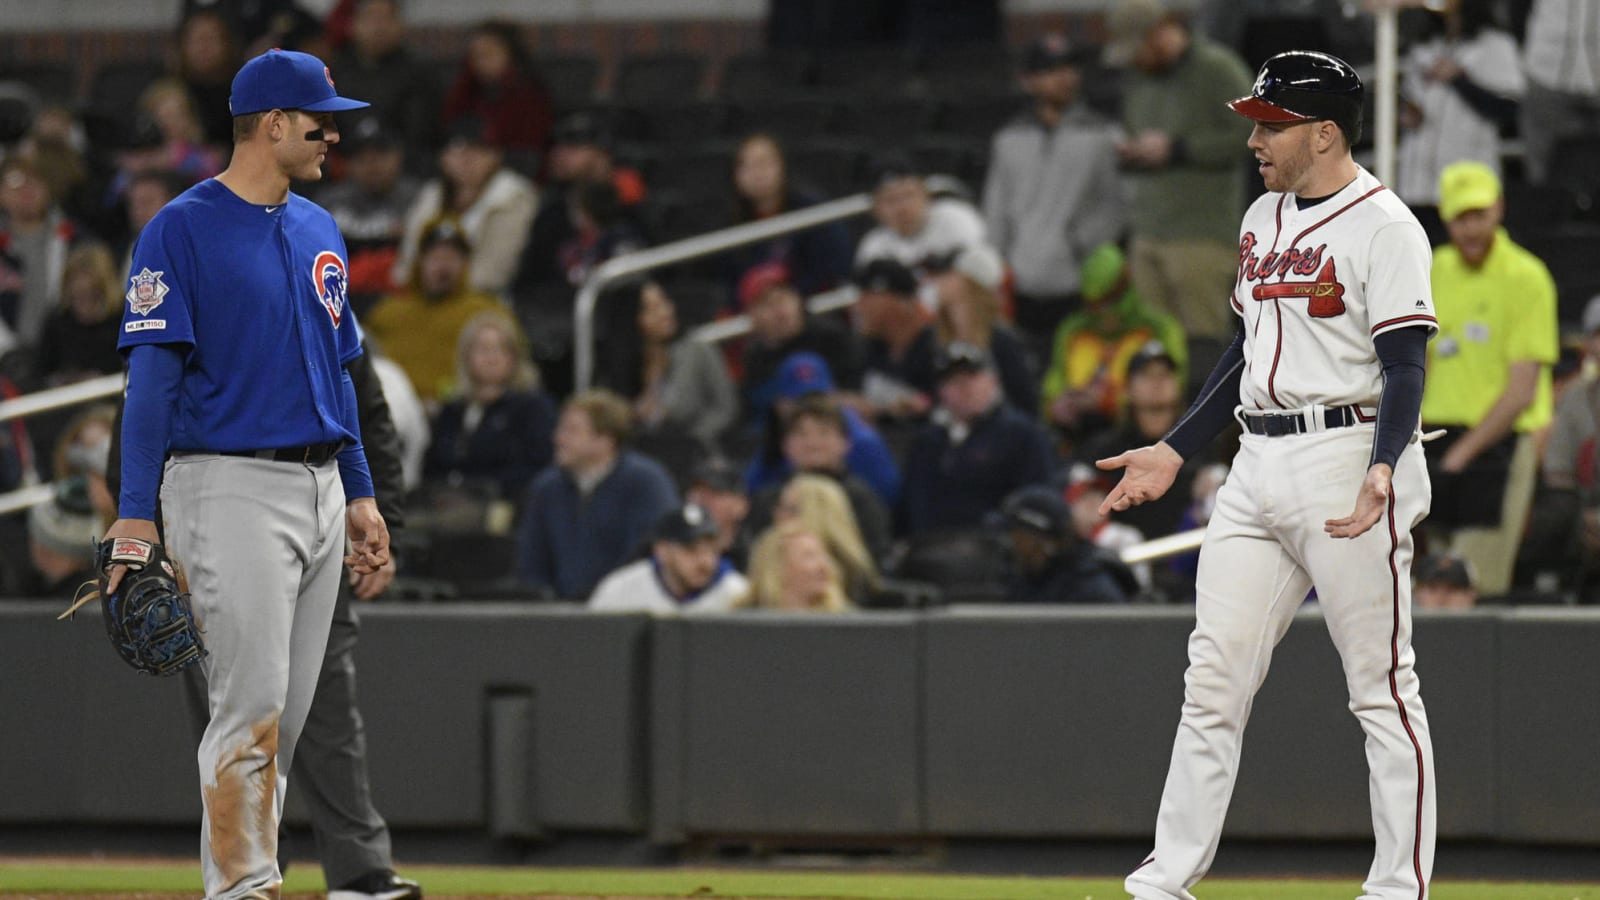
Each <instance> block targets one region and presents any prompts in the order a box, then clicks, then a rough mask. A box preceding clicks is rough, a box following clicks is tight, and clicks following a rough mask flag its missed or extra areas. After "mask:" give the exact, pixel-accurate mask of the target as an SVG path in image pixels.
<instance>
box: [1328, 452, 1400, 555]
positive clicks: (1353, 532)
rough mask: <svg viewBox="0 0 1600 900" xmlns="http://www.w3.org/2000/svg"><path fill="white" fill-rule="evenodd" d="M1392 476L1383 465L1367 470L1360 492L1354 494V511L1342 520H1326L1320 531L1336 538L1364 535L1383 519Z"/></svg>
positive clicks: (1391, 472)
mask: <svg viewBox="0 0 1600 900" xmlns="http://www.w3.org/2000/svg"><path fill="white" fill-rule="evenodd" d="M1393 475H1394V473H1393V471H1392V470H1390V468H1389V467H1388V466H1387V465H1385V464H1383V463H1378V464H1376V465H1374V466H1373V467H1372V468H1370V469H1368V470H1367V477H1366V478H1365V479H1363V480H1362V482H1361V492H1360V493H1358V494H1356V511H1355V512H1353V513H1351V514H1350V515H1348V516H1345V517H1344V518H1342V519H1329V520H1327V521H1326V522H1324V523H1322V530H1323V531H1326V532H1327V533H1328V534H1329V535H1331V536H1333V537H1336V538H1354V537H1360V536H1362V535H1363V534H1366V533H1367V529H1369V528H1371V527H1372V526H1374V525H1376V524H1378V520H1379V519H1381V518H1383V511H1384V509H1385V508H1386V507H1387V506H1388V505H1389V481H1390V479H1391V478H1392V477H1393Z"/></svg>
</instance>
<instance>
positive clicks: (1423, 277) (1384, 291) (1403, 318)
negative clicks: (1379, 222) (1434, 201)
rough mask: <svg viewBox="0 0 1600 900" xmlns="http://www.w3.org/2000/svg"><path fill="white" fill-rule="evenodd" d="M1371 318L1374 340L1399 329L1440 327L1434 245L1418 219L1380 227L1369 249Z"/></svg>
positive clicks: (1434, 329)
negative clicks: (1436, 311) (1435, 304)
mask: <svg viewBox="0 0 1600 900" xmlns="http://www.w3.org/2000/svg"><path fill="white" fill-rule="evenodd" d="M1367 258H1368V264H1367V271H1366V272H1365V273H1363V274H1364V275H1365V277H1366V282H1367V292H1366V293H1367V321H1368V322H1369V323H1371V324H1370V329H1371V334H1372V337H1373V339H1374V340H1376V339H1377V337H1378V335H1380V334H1383V333H1384V332H1386V331H1393V330H1395V329H1397V328H1409V327H1412V326H1415V325H1421V326H1424V327H1425V328H1426V329H1427V332H1428V334H1429V336H1430V337H1431V336H1432V335H1433V333H1434V332H1436V331H1438V330H1439V320H1438V319H1437V318H1436V317H1435V316H1434V313H1433V287H1432V278H1431V272H1432V268H1433V248H1432V247H1430V246H1429V245H1428V236H1427V234H1426V233H1424V232H1423V230H1422V226H1421V225H1418V224H1417V223H1416V222H1415V221H1403V220H1396V221H1393V222H1389V223H1388V224H1386V225H1384V226H1382V227H1380V228H1378V229H1376V230H1375V231H1373V233H1372V243H1371V244H1370V246H1369V248H1368V251H1367Z"/></svg>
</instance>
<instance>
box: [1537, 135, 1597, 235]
mask: <svg viewBox="0 0 1600 900" xmlns="http://www.w3.org/2000/svg"><path fill="white" fill-rule="evenodd" d="M1548 180H1549V183H1550V184H1553V185H1558V186H1560V187H1563V188H1566V189H1567V190H1568V191H1571V192H1572V194H1573V196H1574V197H1575V198H1576V199H1577V203H1578V208H1579V209H1580V210H1582V211H1583V212H1584V213H1585V214H1586V215H1591V216H1600V134H1585V135H1573V136H1571V137H1564V138H1562V139H1560V140H1558V141H1556V146H1555V150H1554V152H1553V153H1551V155H1550V177H1549V179H1548Z"/></svg>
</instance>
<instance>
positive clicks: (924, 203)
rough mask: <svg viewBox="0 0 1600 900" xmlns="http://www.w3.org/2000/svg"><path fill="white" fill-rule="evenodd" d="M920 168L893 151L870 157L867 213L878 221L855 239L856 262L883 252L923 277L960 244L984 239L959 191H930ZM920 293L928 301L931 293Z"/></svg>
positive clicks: (975, 214) (985, 232) (974, 211)
mask: <svg viewBox="0 0 1600 900" xmlns="http://www.w3.org/2000/svg"><path fill="white" fill-rule="evenodd" d="M925 174H926V173H924V172H923V171H922V169H921V168H920V167H919V166H917V165H916V164H915V163H914V162H912V161H911V159H910V158H908V157H906V156H904V155H902V154H898V153H890V154H885V155H883V156H881V157H879V158H878V159H876V160H875V161H874V162H873V179H872V183H873V188H872V216H873V218H874V219H876V220H877V221H878V227H876V228H874V229H872V230H871V231H869V232H867V234H866V236H865V237H863V238H862V239H861V243H860V244H857V245H856V264H857V265H860V264H863V263H865V262H867V261H868V260H873V259H877V258H879V257H883V256H887V257H890V258H891V259H896V260H899V261H900V263H901V265H904V266H905V267H907V268H909V269H910V270H911V271H912V272H914V273H915V274H916V275H917V277H918V279H919V280H924V279H926V277H927V276H928V275H929V274H930V273H931V272H932V271H933V270H934V269H935V268H937V267H939V266H941V265H944V264H947V263H948V262H949V260H950V259H951V258H952V257H953V256H954V255H955V254H956V252H957V251H959V250H961V248H963V247H966V246H968V245H970V244H978V243H983V242H984V241H986V240H988V227H987V226H986V225H984V222H983V217H982V216H981V215H979V214H978V210H977V209H976V208H974V207H973V205H972V204H971V203H968V202H967V201H965V200H962V199H960V198H958V197H949V196H940V197H935V196H934V195H933V192H932V191H930V190H929V188H928V182H927V180H926V178H925V177H924V175H925ZM922 299H923V302H924V303H927V304H928V305H929V306H932V305H933V298H932V296H931V295H930V294H928V293H924V294H923V295H922Z"/></svg>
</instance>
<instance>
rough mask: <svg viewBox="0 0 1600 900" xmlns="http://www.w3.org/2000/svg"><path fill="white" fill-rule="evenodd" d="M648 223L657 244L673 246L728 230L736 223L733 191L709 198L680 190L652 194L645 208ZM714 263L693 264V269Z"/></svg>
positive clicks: (725, 189) (701, 262)
mask: <svg viewBox="0 0 1600 900" xmlns="http://www.w3.org/2000/svg"><path fill="white" fill-rule="evenodd" d="M646 207H647V208H646V211H645V216H646V222H647V224H648V227H649V230H650V234H651V237H653V238H654V239H655V242H656V243H658V244H665V243H670V242H672V241H679V240H683V239H684V238H688V237H694V236H695V235H697V234H705V233H706V232H708V231H716V230H717V229H719V228H726V227H728V225H729V224H731V223H732V221H733V208H734V203H733V197H732V194H731V188H728V187H726V186H725V187H723V188H722V189H721V190H720V191H719V192H718V193H716V194H714V195H712V196H710V197H708V196H706V195H704V194H695V193H694V192H691V191H686V190H683V189H681V188H671V187H664V188H659V189H657V190H653V191H652V192H651V194H650V199H649V201H648V202H647V204H646ZM714 263H715V259H714V258H711V259H709V260H705V261H698V262H691V263H688V264H687V265H690V266H707V265H713V264H714Z"/></svg>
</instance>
